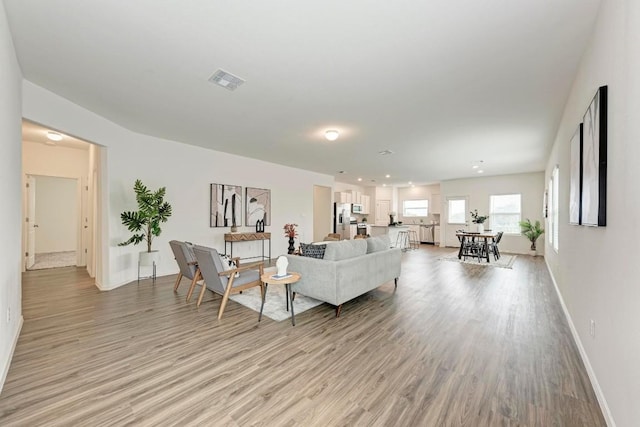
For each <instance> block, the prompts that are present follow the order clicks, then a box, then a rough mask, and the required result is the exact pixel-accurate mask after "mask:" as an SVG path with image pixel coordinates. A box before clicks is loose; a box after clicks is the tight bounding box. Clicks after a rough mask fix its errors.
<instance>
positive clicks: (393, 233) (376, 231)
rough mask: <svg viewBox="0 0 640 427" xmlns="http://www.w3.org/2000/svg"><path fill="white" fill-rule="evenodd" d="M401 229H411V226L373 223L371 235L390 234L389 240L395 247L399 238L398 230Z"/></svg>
mask: <svg viewBox="0 0 640 427" xmlns="http://www.w3.org/2000/svg"><path fill="white" fill-rule="evenodd" d="M400 231H409V226H408V225H372V226H371V237H375V236H381V235H383V234H388V235H389V240H390V241H391V247H395V246H396V241H397V240H398V232H400Z"/></svg>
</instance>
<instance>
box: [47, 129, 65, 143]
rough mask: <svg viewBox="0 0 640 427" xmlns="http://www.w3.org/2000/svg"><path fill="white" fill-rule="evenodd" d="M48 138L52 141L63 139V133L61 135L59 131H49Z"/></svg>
mask: <svg viewBox="0 0 640 427" xmlns="http://www.w3.org/2000/svg"><path fill="white" fill-rule="evenodd" d="M47 138H48V139H50V140H51V141H62V135H60V134H59V133H58V132H51V131H48V132H47Z"/></svg>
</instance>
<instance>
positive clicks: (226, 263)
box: [218, 254, 240, 277]
mask: <svg viewBox="0 0 640 427" xmlns="http://www.w3.org/2000/svg"><path fill="white" fill-rule="evenodd" d="M218 255H220V262H221V263H222V267H224V268H225V269H226V270H233V269H234V268H238V266H237V265H236V262H235V261H234V260H233V259H231V257H230V256H229V255H222V254H218ZM236 277H240V272H239V271H238V272H236Z"/></svg>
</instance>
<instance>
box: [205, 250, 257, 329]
mask: <svg viewBox="0 0 640 427" xmlns="http://www.w3.org/2000/svg"><path fill="white" fill-rule="evenodd" d="M193 252H194V253H195V256H196V260H197V261H198V267H199V268H200V272H201V274H202V277H203V278H204V283H205V286H203V287H202V290H201V291H200V296H199V297H198V307H199V306H200V304H201V303H202V298H203V297H204V291H205V288H206V289H209V290H210V291H212V292H214V293H216V294H219V295H222V302H221V303H220V309H219V310H218V319H220V318H222V313H224V309H225V307H226V306H227V301H228V300H229V295H231V294H237V293H240V292H242V291H243V290H245V289H248V288H252V287H254V286H260V290H261V292H262V295H264V284H263V283H262V281H261V280H260V276H262V273H263V272H264V265H263V263H262V262H258V263H253V264H247V265H246V266H242V267H238V268H233V269H229V268H228V266H223V264H222V261H221V260H220V255H219V254H218V251H216V250H215V249H213V248H207V247H203V246H195V247H194V248H193ZM225 267H227V268H226V269H225ZM236 273H240V275H239V277H236Z"/></svg>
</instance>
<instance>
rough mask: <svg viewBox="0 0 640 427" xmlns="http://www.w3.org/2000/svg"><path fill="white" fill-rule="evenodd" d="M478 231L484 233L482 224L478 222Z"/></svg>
mask: <svg viewBox="0 0 640 427" xmlns="http://www.w3.org/2000/svg"><path fill="white" fill-rule="evenodd" d="M477 231H478V233H484V224H478V230H477Z"/></svg>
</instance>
